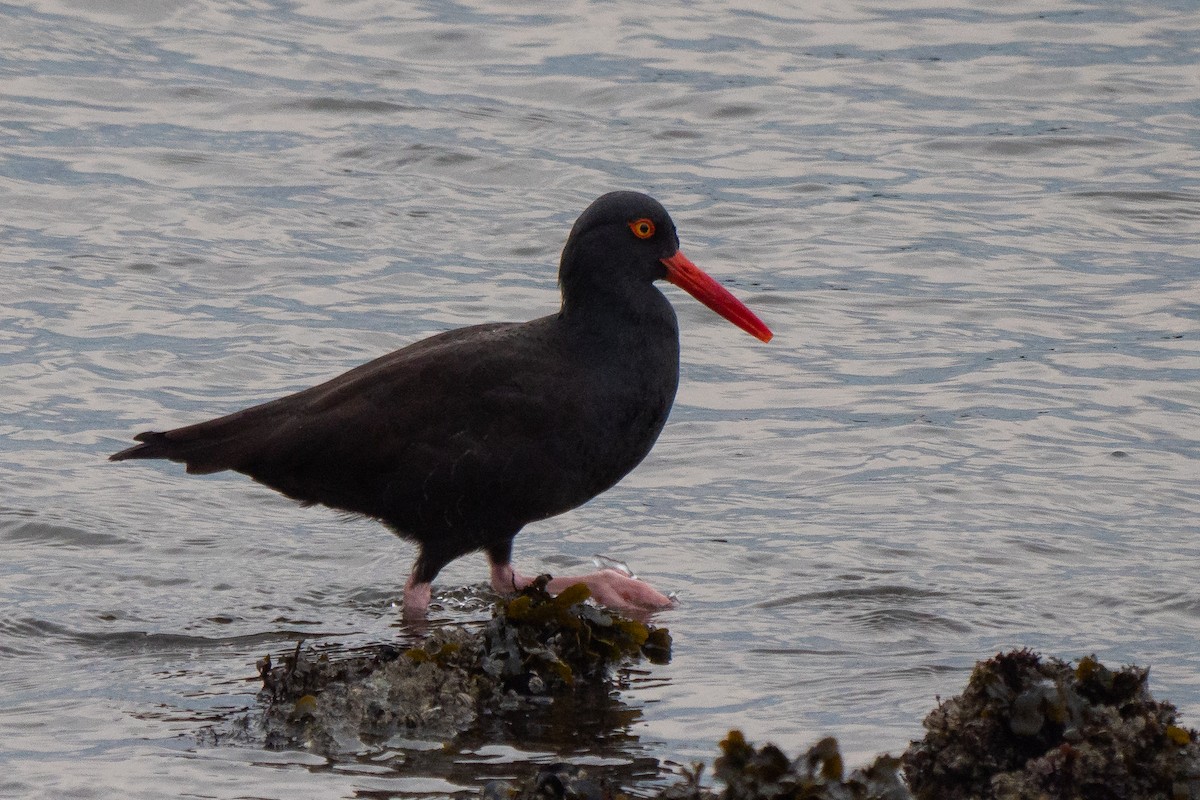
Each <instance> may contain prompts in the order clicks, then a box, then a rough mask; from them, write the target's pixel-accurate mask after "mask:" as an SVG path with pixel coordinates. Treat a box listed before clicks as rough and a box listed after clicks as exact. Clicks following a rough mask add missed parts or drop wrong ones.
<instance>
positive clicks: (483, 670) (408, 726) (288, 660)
mask: <svg viewBox="0 0 1200 800" xmlns="http://www.w3.org/2000/svg"><path fill="white" fill-rule="evenodd" d="M587 598H588V589H587V587H586V586H583V585H577V586H573V587H570V588H568V589H567V590H565V591H564V592H562V593H561V594H559V595H558V596H557V597H552V596H551V595H549V594H548V593H547V592H546V590H545V579H544V578H542V579H539V580H538V581H536V582H535V583H534V584H533V585H531V586H530V587H529V588H527V589H525V590H524V591H522V592H521V593H520V594H519V595H517V596H516V597H515V598H513V599H512V600H509V601H507V602H502V603H500V604H498V605H497V608H496V612H495V614H494V616H493V617H492V619H491V620H490V621H489V622H487V623H486V624H485V625H484V626H483V628H482V629H481V630H478V631H474V632H468V631H465V630H462V629H460V628H441V629H438V630H435V631H433V632H432V633H431V634H430V635H429V637H428V638H427V639H426V640H425V641H424V642H423V643H422V644H421V645H420V646H418V647H413V648H411V649H408V650H402V649H400V648H397V647H393V646H391V645H381V646H378V647H375V648H371V650H370V651H369V652H366V653H358V654H354V655H346V656H339V657H337V658H330V657H329V656H328V655H324V654H322V655H316V656H314V655H311V654H309V653H306V652H304V651H302V649H301V648H300V647H297V648H296V652H295V653H292V654H290V655H288V656H285V657H284V658H283V659H282V661H283V663H282V664H279V665H275V664H273V663H272V660H271V659H270V657H268V658H265V659H263V661H262V662H260V664H259V672H260V674H261V676H262V680H263V692H262V694H261V698H262V700H263V701H264V704H265V711H264V714H263V719H262V724H263V726H264V727H265V730H266V734H265V735H266V744H267V746H268V747H274V748H297V747H299V748H304V749H308V750H311V751H313V752H317V753H320V754H323V755H335V754H338V753H347V752H355V751H358V750H360V749H362V747H363V746H364V745H367V746H370V745H374V744H379V743H382V742H385V741H387V740H388V739H389V738H390V737H393V736H396V735H400V736H401V737H420V738H424V739H448V738H451V737H453V736H455V735H456V734H458V733H460V732H462V731H465V730H467V729H468V728H470V727H471V726H472V725H473V724H474V723H475V721H476V719H477V718H478V717H479V715H480V714H481V713H483V712H488V711H495V712H501V711H511V710H514V709H517V708H521V707H522V706H527V705H534V706H536V705H539V704H541V705H544V704H545V703H546V702H547V700H548V699H549V698H550V697H551V696H558V695H561V694H563V693H568V692H571V691H572V690H574V689H577V688H586V686H589V685H592V686H594V685H596V684H601V685H602V684H603V683H604V682H605V681H606V680H607V678H608V677H609V675H610V673H611V671H612V669H613V667H615V666H616V665H618V664H619V663H621V662H622V661H624V660H628V659H634V658H638V657H641V656H644V657H646V658H648V659H649V660H650V661H652V662H655V663H663V662H665V661H666V660H669V658H670V650H671V637H670V634H668V632H667V630H666V629H665V628H654V627H652V626H648V625H645V624H643V623H641V622H637V621H635V620H630V619H625V618H623V617H619V616H616V615H613V614H609V613H607V612H605V611H602V610H601V609H598V608H596V607H594V606H591V605H587V604H586V603H585V601H586V600H587Z"/></svg>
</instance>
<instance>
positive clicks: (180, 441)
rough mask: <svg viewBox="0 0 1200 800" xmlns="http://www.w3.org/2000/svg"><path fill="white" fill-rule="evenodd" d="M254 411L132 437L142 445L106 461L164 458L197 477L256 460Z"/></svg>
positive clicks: (260, 429)
mask: <svg viewBox="0 0 1200 800" xmlns="http://www.w3.org/2000/svg"><path fill="white" fill-rule="evenodd" d="M262 408H263V407H262V406H259V407H257V408H251V409H246V410H245V411H240V412H238V413H236V414H230V415H229V416H227V417H220V418H218V419H212V420H209V421H207V422H201V423H199V424H196V425H188V426H187V427H184V428H175V429H174V430H170V431H145V432H144V433H139V434H138V435H137V436H135V437H133V438H134V439H135V440H136V441H139V442H141V444H137V445H134V446H133V447H130V448H127V449H125V450H122V451H120V452H119V453H113V454H112V455H111V456H109V457H108V460H109V461H125V460H127V459H132V458H165V459H169V460H171V461H176V462H179V463H181V464H186V465H187V471H188V472H190V473H193V474H197V475H206V474H208V473H211V472H220V471H221V470H226V469H234V470H242V469H243V468H244V465H245V464H247V463H248V462H250V461H252V460H254V459H255V455H256V453H259V452H260V450H261V448H262V446H263V443H264V442H263V439H264V435H265V434H268V432H269V430H270V426H269V424H268V425H266V426H264V425H263V423H264V422H268V420H264V419H263V417H269V415H268V414H263V413H262V411H261V410H260V409H262Z"/></svg>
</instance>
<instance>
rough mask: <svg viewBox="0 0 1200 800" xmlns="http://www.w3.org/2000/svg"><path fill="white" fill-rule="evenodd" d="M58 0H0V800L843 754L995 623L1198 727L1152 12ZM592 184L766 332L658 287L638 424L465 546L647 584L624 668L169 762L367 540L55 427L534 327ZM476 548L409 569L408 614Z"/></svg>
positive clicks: (1194, 415)
mask: <svg viewBox="0 0 1200 800" xmlns="http://www.w3.org/2000/svg"><path fill="white" fill-rule="evenodd" d="M78 5H79V4H69V3H56V2H43V3H31V4H23V5H20V6H14V5H0V41H2V42H3V43H4V47H3V48H0V75H3V77H4V81H3V84H0V208H2V209H3V213H2V214H0V245H2V246H0V264H2V267H3V273H2V274H3V276H4V279H5V286H4V292H3V295H2V296H0V384H2V385H3V387H4V392H3V397H2V398H0V543H2V545H0V546H2V547H3V552H4V559H3V563H2V564H0V597H2V598H3V605H2V606H0V700H2V701H3V702H2V703H0V764H3V770H2V772H3V776H2V777H0V794H4V795H11V796H25V797H31V796H37V795H39V794H42V795H45V796H54V797H62V796H66V795H71V796H79V797H88V796H96V797H110V796H124V797H159V796H164V795H176V794H188V795H189V796H195V797H233V796H250V795H252V796H256V797H297V796H318V795H319V796H329V797H333V796H353V795H355V794H356V793H357V794H359V795H370V796H389V795H391V794H394V793H409V794H415V795H436V794H444V793H449V792H454V791H458V790H461V789H464V788H468V787H472V786H477V785H478V781H479V778H480V777H481V776H484V775H486V774H495V773H496V772H497V770H498V771H500V772H504V771H505V770H509V771H510V772H513V773H516V772H519V771H520V770H519V769H518V768H517V767H516V766H515V765H514V764H513V762H522V761H527V760H533V761H537V760H546V759H555V758H561V757H563V756H569V757H573V758H585V757H587V758H591V759H593V763H609V764H613V765H615V766H619V767H620V768H622V769H626V770H631V771H633V772H637V771H639V770H640V771H641V772H642V773H645V772H647V771H649V772H653V761H652V760H650V759H653V758H658V759H661V760H662V761H663V762H664V763H665V764H667V765H668V766H669V765H670V764H671V763H688V762H691V761H693V760H695V759H708V758H711V757H712V756H713V754H714V752H715V746H716V742H717V741H718V740H719V738H720V737H721V736H722V734H723V733H724V731H725V730H726V729H727V728H729V727H731V726H735V725H736V726H740V727H742V728H743V729H745V730H746V732H747V734H748V735H749V736H750V738H752V739H755V740H762V739H771V740H774V741H776V742H777V743H779V744H780V745H781V746H783V747H785V748H786V749H789V750H797V749H799V748H801V747H804V746H807V745H808V744H810V743H812V742H813V741H814V740H815V739H816V738H818V737H819V736H823V735H826V734H835V735H837V736H839V737H840V739H841V741H842V743H843V746H844V748H845V749H846V750H847V751H848V753H849V755H850V758H851V760H855V759H862V758H865V757H867V756H868V755H871V754H873V753H875V752H878V751H882V750H892V751H893V752H897V751H899V750H900V749H902V748H903V747H904V746H905V744H906V743H907V741H908V740H909V739H910V738H914V737H917V736H919V735H920V733H921V731H920V719H921V717H922V716H923V714H924V713H925V712H926V711H927V710H928V709H929V708H931V707H932V706H933V704H934V698H935V696H937V695H942V696H947V695H950V694H953V693H955V692H956V691H957V690H958V689H959V688H960V687H961V686H962V684H963V683H964V681H965V678H966V675H967V672H968V670H969V668H970V666H971V664H972V663H973V662H974V661H975V660H976V659H977V658H981V657H984V656H987V655H989V654H991V653H992V652H994V651H996V650H997V649H1000V648H1009V647H1013V646H1021V645H1027V646H1031V647H1035V648H1038V649H1040V650H1042V651H1043V652H1045V653H1047V654H1051V655H1058V656H1062V657H1078V656H1080V655H1083V654H1086V653H1090V652H1095V653H1097V654H1098V655H1099V656H1100V657H1101V658H1102V659H1103V660H1106V661H1112V662H1116V663H1124V662H1136V663H1139V664H1149V665H1151V666H1152V668H1153V672H1152V686H1153V689H1154V691H1155V692H1156V693H1157V694H1158V696H1160V697H1165V698H1168V699H1170V700H1172V701H1174V702H1175V703H1176V704H1177V705H1179V706H1180V707H1181V708H1182V710H1183V712H1184V719H1185V722H1187V723H1190V724H1192V725H1196V724H1198V723H1200V644H1198V643H1197V642H1198V634H1200V589H1198V588H1197V582H1196V580H1195V573H1196V569H1197V565H1198V562H1200V547H1198V545H1197V537H1196V534H1197V530H1196V529H1197V522H1196V521H1197V519H1200V435H1198V433H1197V431H1198V430H1200V425H1198V411H1200V346H1198V340H1200V270H1198V269H1197V265H1198V264H1200V244H1198V242H1200V181H1198V179H1197V176H1198V175H1200V136H1198V135H1197V133H1196V131H1197V129H1198V127H1200V121H1198V120H1197V111H1198V109H1200V79H1198V78H1197V75H1198V74H1200V73H1198V72H1197V69H1196V64H1197V63H1198V59H1200V12H1198V11H1197V10H1196V9H1195V6H1194V4H1193V3H1191V2H1180V1H1179V0H1175V1H1174V2H1172V1H1171V0H1159V2H1146V3H1139V4H1136V6H1135V5H1134V4H1122V3H1107V2H1094V3H1085V2H1066V1H1060V2H1055V0H1045V1H1044V2H1039V3H1027V2H1017V3H1009V4H996V3H991V2H988V3H984V2H956V3H943V4H937V3H894V2H884V1H883V0H872V1H870V2H859V3H832V4H831V3H823V4H816V3H812V4H796V5H793V6H787V7H783V8H781V7H780V6H779V5H778V4H774V3H759V4H750V5H744V6H738V7H731V6H727V5H724V4H717V3H693V4H688V5H686V6H670V5H666V6H664V5H662V4H658V5H651V6H647V5H641V4H633V3H624V2H616V3H603V4H600V3H597V4H588V3H575V4H567V5H565V6H562V7H558V8H555V9H553V10H549V9H542V10H538V11H536V12H530V11H529V10H528V9H527V8H526V7H525V6H522V5H518V4H502V3H497V4H488V3H479V4H475V5H472V4H469V3H460V4H455V5H443V4H428V5H411V4H401V3H368V2H352V3H346V2H336V3H334V2H324V3H322V2H312V3H290V4H285V3H273V4H225V3H215V2H206V1H205V0H196V1H195V2H177V3H172V4H165V3H164V4H148V3H139V2H132V0H108V2H104V3H91V4H88V6H89V8H90V9H91V10H89V11H82V10H80V9H79V8H78V7H77V6H78ZM613 188H637V189H642V190H645V191H649V192H650V193H652V194H654V195H655V196H657V197H659V198H660V199H661V200H662V201H663V202H664V203H665V204H666V205H667V207H668V208H669V209H670V210H671V211H672V213H673V215H674V217H675V220H676V222H677V224H678V225H679V228H680V231H681V236H682V239H683V243H684V248H685V251H686V252H687V253H688V254H689V255H690V256H691V257H692V258H693V260H695V261H696V262H697V263H699V264H700V265H701V266H702V267H704V268H706V269H707V270H708V271H710V272H711V273H713V274H714V275H716V276H718V277H720V278H722V279H723V280H725V281H726V282H727V283H728V284H729V285H730V286H731V288H732V289H733V290H734V291H735V292H737V293H738V294H739V295H741V296H742V297H743V298H744V299H745V300H746V301H747V302H748V304H749V305H751V306H752V307H753V308H755V309H756V310H757V311H759V312H760V315H761V316H762V317H763V318H764V319H766V320H767V322H768V323H769V324H770V325H771V326H772V327H773V328H774V329H775V331H776V334H777V337H776V339H775V340H774V341H773V342H772V343H771V344H770V345H761V344H760V343H758V342H756V341H754V340H753V339H751V338H750V337H748V336H746V335H744V334H742V333H741V332H739V331H737V330H736V329H734V328H732V327H731V326H728V325H726V324H725V323H724V322H722V321H721V320H719V319H717V318H716V317H714V316H713V315H712V314H711V313H709V312H708V311H706V310H705V309H703V308H701V307H700V306H698V305H697V304H695V303H693V302H691V301H690V299H689V298H686V297H685V296H683V295H682V294H681V293H679V292H677V291H676V290H674V289H671V288H668V289H667V290H666V291H668V292H669V293H670V294H671V297H672V299H674V300H676V301H677V303H678V309H679V312H680V320H681V326H682V328H683V329H684V362H685V363H684V369H683V371H684V375H683V383H682V387H681V391H680V396H679V401H678V404H677V406H676V408H675V411H674V413H673V416H672V419H671V422H670V424H669V425H668V427H667V430H666V431H665V433H664V435H663V437H662V439H661V440H660V443H659V445H658V446H657V448H656V449H655V451H654V452H653V453H652V454H651V456H650V458H649V459H647V461H646V463H645V464H643V466H642V467H641V468H639V470H638V471H637V472H635V473H634V474H633V475H632V476H630V478H628V479H627V480H626V481H625V482H624V483H622V484H621V485H620V486H619V487H618V488H617V489H615V490H613V491H611V492H609V493H608V494H606V495H604V496H603V497H601V498H599V499H597V500H596V501H594V502H593V503H591V504H590V505H588V506H586V507H585V508H583V509H580V510H578V511H576V512H573V513H571V514H569V515H566V516H564V517H561V518H558V519H554V520H550V521H547V522H544V523H540V524H538V525H534V526H531V527H530V528H528V529H527V530H526V532H525V533H524V534H523V535H522V536H521V537H519V538H518V541H517V554H518V561H519V563H521V564H523V565H526V566H527V568H529V569H534V568H542V569H550V570H563V569H568V568H574V567H576V566H578V565H580V564H585V563H586V562H587V561H588V559H589V558H590V556H591V554H592V553H594V552H603V553H605V554H607V555H610V556H613V557H616V558H622V559H625V560H628V561H629V562H630V563H631V564H632V566H633V567H634V568H635V569H636V570H637V571H638V572H639V573H640V574H641V575H643V576H644V577H646V578H648V579H650V580H652V581H653V582H654V583H656V584H657V585H659V586H661V587H662V588H664V589H670V590H674V591H676V592H677V593H678V594H679V596H680V598H681V601H682V602H681V605H680V607H679V608H678V609H676V610H673V611H670V612H668V613H665V614H662V615H660V617H659V620H658V621H659V622H661V623H663V624H666V625H667V626H669V627H670V628H671V629H672V631H673V633H674V634H675V637H676V649H675V658H674V661H673V663H672V664H671V665H670V666H668V667H656V668H654V669H653V670H651V671H650V672H649V674H648V675H645V676H641V677H638V678H637V679H636V680H635V681H634V682H633V685H632V686H631V687H630V689H629V690H628V691H626V692H625V696H624V700H625V702H626V703H627V714H628V717H627V719H626V720H625V722H624V723H623V724H622V725H620V726H618V729H617V730H616V731H615V732H614V733H613V734H612V737H611V739H610V740H607V741H601V742H596V743H590V742H588V741H586V737H585V739H584V740H581V739H580V738H579V737H575V738H572V737H570V736H568V735H563V736H562V738H555V737H554V736H550V737H543V738H541V739H537V740H531V741H529V742H524V743H523V742H507V743H500V744H496V743H490V744H489V743H485V742H465V741H464V742H459V743H457V744H456V745H455V746H454V747H453V748H451V750H450V751H447V753H446V754H443V755H442V756H440V757H438V758H432V757H428V756H422V755H421V751H413V752H409V753H406V754H401V756H400V757H397V758H395V759H392V760H391V761H387V762H381V763H380V764H377V765H375V766H374V767H372V766H371V765H364V764H358V763H354V762H349V763H345V764H338V765H327V764H325V763H324V762H322V761H319V760H314V759H311V758H309V757H307V756H304V755H301V754H296V753H267V752H263V751H260V750H257V749H255V748H253V747H222V746H219V745H218V746H212V745H211V744H205V743H204V742H203V741H199V742H198V741H197V732H198V731H202V730H203V729H204V727H205V726H206V725H216V726H217V729H220V726H221V725H222V724H223V723H224V722H225V721H228V720H229V719H231V718H235V717H236V716H237V714H238V713H239V711H240V710H242V709H245V708H248V707H250V706H252V704H253V693H254V690H255V687H256V683H255V681H254V680H253V678H254V662H255V660H256V659H257V658H258V657H260V656H261V655H263V654H264V653H266V652H278V651H281V650H284V649H287V648H288V647H290V646H291V643H292V642H294V641H295V639H296V638H298V637H301V636H306V637H323V639H324V641H326V642H328V643H333V644H343V645H346V646H353V645H358V644H363V643H366V642H372V641H380V640H384V641H387V640H392V639H394V638H395V637H396V636H398V635H400V634H399V631H398V628H397V611H396V609H395V607H394V605H393V604H394V602H395V601H396V600H397V599H398V597H399V593H400V588H401V586H402V584H403V580H404V577H405V575H406V573H407V569H408V564H409V560H410V558H411V550H410V548H409V547H408V546H407V545H405V544H403V543H400V542H399V541H398V540H396V539H395V538H394V537H391V536H389V535H387V534H386V533H385V532H383V530H382V529H381V528H380V527H379V526H378V525H376V524H373V523H370V522H367V521H362V520H347V519H344V518H341V517H339V516H337V515H335V514H332V513H329V512H327V511H322V510H316V509H310V510H302V509H299V508H297V507H296V506H295V505H294V504H292V503H290V502H288V501H286V500H284V499H283V498H280V497H278V496H276V495H274V494H272V493H270V492H269V491H267V490H265V489H262V488H261V487H258V486H256V485H254V484H252V483H250V482H249V481H247V480H245V479H243V478H240V477H238V476H228V475H218V476H211V477H207V478H196V477H187V478H185V477H184V476H183V475H182V470H181V469H179V468H178V467H176V466H174V465H166V464H138V465H130V464H123V465H114V464H109V463H107V462H106V461H105V460H104V458H105V456H106V455H107V454H108V453H110V452H112V451H114V450H116V449H118V448H120V447H123V446H124V445H125V443H126V442H127V441H128V439H129V437H130V435H131V434H133V433H135V432H137V431H140V430H143V429H145V428H147V427H151V426H158V427H162V426H166V425H173V424H183V423H186V422H193V421H198V420H200V419H203V418H206V417H207V416H209V415H215V414H218V413H224V412H228V411H232V410H235V409H237V408H239V407H242V406H243V405H246V404H249V403H252V402H255V401H259V400H264V399H268V398H270V397H274V396H277V395H279V394H281V393H283V392H286V391H291V390H295V389H298V388H302V387H304V386H306V385H309V384H311V383H312V382H315V381H318V380H321V379H324V378H327V377H330V376H332V375H335V374H337V373H339V372H341V371H343V370H344V369H346V368H348V367H350V366H353V365H355V364H357V363H359V362H362V361H365V360H367V359H369V358H371V357H374V356H376V355H379V354H381V353H383V352H386V351H388V350H390V349H393V348H396V347H399V346H401V345H403V344H405V343H407V342H410V341H413V340H415V339H417V338H419V337H421V336H424V335H427V334H429V333H432V332H435V331H439V330H445V329H447V328H449V327H454V326H458V325H465V324H470V323H476V322H483V321H489V320H497V319H524V318H528V317H531V316H534V315H539V314H544V313H548V312H549V311H551V310H552V309H553V308H554V306H555V301H556V290H555V286H554V274H553V271H554V268H555V265H556V263H557V255H558V251H559V248H560V247H561V245H562V242H563V239H564V238H565V235H566V232H567V230H568V228H569V226H570V224H571V222H572V221H573V220H574V217H575V216H576V215H577V214H578V212H579V211H580V210H581V209H582V208H583V207H584V206H586V204H587V203H588V202H589V201H590V200H591V199H593V198H594V197H595V196H596V195H598V194H600V193H602V192H604V191H607V190H609V189H613ZM484 576H485V571H484V566H483V562H482V559H478V558H475V559H464V560H463V561H461V562H459V563H457V564H455V565H454V566H452V567H451V568H450V569H448V570H447V571H446V572H445V573H443V575H442V577H441V579H440V581H439V584H438V586H439V591H440V592H441V597H442V598H443V604H444V605H445V606H446V607H445V609H444V610H443V611H442V612H440V613H441V615H442V616H443V617H445V618H448V619H450V620H463V619H473V618H476V617H477V616H478V615H479V614H480V613H482V610H483V607H484V604H483V602H482V601H481V600H479V599H478V598H477V593H476V592H474V590H471V589H466V590H464V587H470V586H472V585H474V584H476V583H478V582H479V581H481V580H482V579H483V578H484ZM635 677H636V676H635ZM201 739H203V737H201ZM405 759H406V760H405ZM647 764H650V766H649V767H648V766H647Z"/></svg>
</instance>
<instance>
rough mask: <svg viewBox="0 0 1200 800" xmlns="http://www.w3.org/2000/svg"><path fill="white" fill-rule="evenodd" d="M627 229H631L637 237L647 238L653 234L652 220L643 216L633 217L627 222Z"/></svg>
mask: <svg viewBox="0 0 1200 800" xmlns="http://www.w3.org/2000/svg"><path fill="white" fill-rule="evenodd" d="M629 230H631V231H633V235H634V236H636V237H637V238H639V239H649V238H650V237H651V236H653V235H654V222H653V220H649V219H647V218H645V217H642V218H641V219H635V220H634V221H633V222H631V223H629Z"/></svg>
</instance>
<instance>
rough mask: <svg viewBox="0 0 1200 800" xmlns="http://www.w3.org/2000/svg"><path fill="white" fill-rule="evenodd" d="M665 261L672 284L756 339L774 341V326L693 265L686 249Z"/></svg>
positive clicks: (668, 278)
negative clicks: (685, 251)
mask: <svg viewBox="0 0 1200 800" xmlns="http://www.w3.org/2000/svg"><path fill="white" fill-rule="evenodd" d="M662 263H663V264H665V265H666V267H667V280H669V281H670V282H671V283H673V284H675V285H676V286H678V287H679V288H680V289H683V290H684V291H685V292H687V293H688V294H690V295H691V296H692V297H694V298H696V299H697V300H699V301H700V302H701V303H704V305H706V306H708V307H709V308H711V309H712V310H713V311H715V312H717V313H718V314H720V315H721V316H722V317H724V318H725V319H727V320H729V321H730V322H732V323H733V324H734V325H737V326H738V327H739V328H741V329H742V330H744V331H745V332H746V333H748V334H750V335H751V336H753V337H755V338H756V339H761V340H762V341H764V342H769V341H771V337H772V336H774V334H773V333H771V329H770V328H768V327H767V326H766V325H764V324H763V321H762V320H761V319H759V318H758V317H756V316H754V312H753V311H751V310H750V309H748V308H746V306H744V305H743V304H742V301H741V300H738V299H737V298H736V297H734V296H733V295H732V294H730V293H729V291H728V290H727V289H726V288H725V287H724V286H722V285H721V284H719V283H717V282H716V281H714V280H713V279H712V278H710V277H708V275H706V274H705V273H704V270H702V269H700V268H699V267H697V266H696V265H695V264H693V263H692V262H691V260H690V259H689V258H688V257H687V256H685V255H684V254H683V251H676V253H675V255H673V256H671V257H670V258H664V259H663V260H662Z"/></svg>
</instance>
